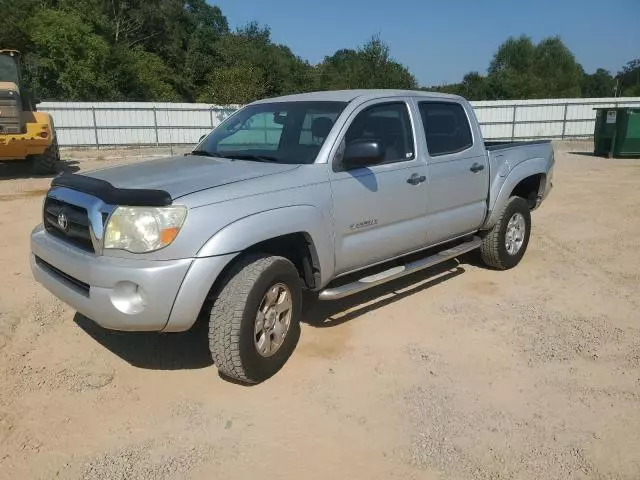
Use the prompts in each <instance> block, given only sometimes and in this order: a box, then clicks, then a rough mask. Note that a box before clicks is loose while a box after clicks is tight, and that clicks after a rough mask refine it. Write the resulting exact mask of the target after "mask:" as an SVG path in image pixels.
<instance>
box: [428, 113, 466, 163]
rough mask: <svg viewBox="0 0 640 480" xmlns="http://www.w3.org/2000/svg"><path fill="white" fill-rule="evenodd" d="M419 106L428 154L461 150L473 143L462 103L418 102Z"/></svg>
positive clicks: (443, 153)
mask: <svg viewBox="0 0 640 480" xmlns="http://www.w3.org/2000/svg"><path fill="white" fill-rule="evenodd" d="M419 106H420V116H421V117H422V125H423V127H424V133H425V136H426V137H427V148H428V149H429V155H431V156H432V157H435V156H438V155H446V154H449V153H456V152H461V151H463V150H466V149H467V148H469V147H471V146H472V145H473V139H472V136H471V128H470V127H469V120H468V119H467V115H466V113H465V111H464V109H463V108H462V105H460V104H458V103H449V102H420V104H419Z"/></svg>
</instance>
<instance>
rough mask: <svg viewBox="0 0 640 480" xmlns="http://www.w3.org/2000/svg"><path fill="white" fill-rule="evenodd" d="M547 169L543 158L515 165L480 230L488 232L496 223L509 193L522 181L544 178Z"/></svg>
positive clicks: (546, 162)
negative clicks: (535, 177) (539, 176)
mask: <svg viewBox="0 0 640 480" xmlns="http://www.w3.org/2000/svg"><path fill="white" fill-rule="evenodd" d="M547 169H548V161H547V160H545V159H544V158H532V159H530V160H527V161H525V162H522V163H520V164H519V165H516V166H515V167H514V168H513V170H511V171H509V173H508V174H507V177H506V178H505V180H504V182H503V184H502V186H501V187H500V190H499V191H498V194H497V195H496V198H495V200H494V201H493V202H492V203H493V205H490V208H489V214H488V215H487V220H486V221H485V223H484V225H483V227H482V228H483V229H487V230H488V229H490V228H492V227H493V226H494V225H495V224H496V222H497V221H498V217H499V216H500V214H501V213H502V210H503V209H504V207H505V205H506V204H507V201H509V197H510V196H511V192H513V190H514V189H515V188H516V186H517V185H518V184H519V183H520V182H521V181H522V180H524V179H525V178H527V177H531V176H533V175H545V176H546V175H547Z"/></svg>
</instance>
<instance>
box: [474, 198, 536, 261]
mask: <svg viewBox="0 0 640 480" xmlns="http://www.w3.org/2000/svg"><path fill="white" fill-rule="evenodd" d="M530 234H531V212H530V211H529V205H528V204H527V201H526V200H525V199H524V198H521V197H511V198H510V199H509V201H508V202H507V205H506V206H505V208H504V210H503V211H502V215H500V218H499V219H498V221H497V223H496V224H495V225H494V226H493V228H492V229H491V230H489V231H488V232H487V233H486V235H485V236H484V238H483V239H482V246H481V247H480V255H481V257H482V261H483V262H484V263H485V264H487V265H488V266H490V267H493V268H497V269H498V270H508V269H509V268H513V267H515V266H516V265H518V263H520V260H522V257H523V256H524V252H525V251H526V250H527V245H529V236H530Z"/></svg>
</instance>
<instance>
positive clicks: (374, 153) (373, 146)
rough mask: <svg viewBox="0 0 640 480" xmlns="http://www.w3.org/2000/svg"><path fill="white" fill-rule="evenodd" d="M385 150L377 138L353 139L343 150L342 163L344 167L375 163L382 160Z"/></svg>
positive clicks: (364, 165)
mask: <svg viewBox="0 0 640 480" xmlns="http://www.w3.org/2000/svg"><path fill="white" fill-rule="evenodd" d="M384 155H385V151H384V148H382V145H380V142H378V141H377V140H355V141H353V142H351V143H350V144H349V145H347V147H346V148H345V150H344V155H343V157H342V164H343V165H344V166H345V168H346V169H351V168H362V167H366V166H368V165H376V164H378V163H380V162H382V160H384Z"/></svg>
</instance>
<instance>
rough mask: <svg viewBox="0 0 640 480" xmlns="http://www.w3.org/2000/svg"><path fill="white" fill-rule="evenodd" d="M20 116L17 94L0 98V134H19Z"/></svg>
mask: <svg viewBox="0 0 640 480" xmlns="http://www.w3.org/2000/svg"><path fill="white" fill-rule="evenodd" d="M10 93H13V92H10ZM20 115H21V112H20V98H19V97H18V95H17V94H15V93H13V94H12V95H11V96H6V95H3V97H0V133H4V134H9V133H14V134H18V133H21V127H20V123H21V122H20Z"/></svg>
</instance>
